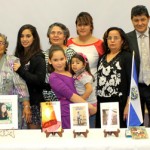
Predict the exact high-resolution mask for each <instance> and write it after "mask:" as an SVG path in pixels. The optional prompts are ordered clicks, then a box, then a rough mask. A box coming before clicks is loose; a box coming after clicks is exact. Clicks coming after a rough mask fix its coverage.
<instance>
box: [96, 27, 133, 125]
mask: <svg viewBox="0 0 150 150" xmlns="http://www.w3.org/2000/svg"><path fill="white" fill-rule="evenodd" d="M103 40H104V50H105V54H104V56H103V57H102V58H101V59H100V61H99V65H98V72H97V81H98V82H97V83H98V84H97V98H98V104H97V114H96V127H101V122H100V103H106V102H107V103H109V102H119V114H120V127H121V128H125V127H126V118H127V114H128V104H129V103H128V95H129V89H130V80H131V67H132V55H131V53H130V52H129V51H130V50H129V45H128V41H127V37H126V34H125V32H124V31H123V30H122V29H120V28H118V27H111V28H109V29H108V30H107V31H106V32H105V34H104V37H103Z"/></svg>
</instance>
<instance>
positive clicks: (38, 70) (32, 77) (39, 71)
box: [17, 52, 46, 105]
mask: <svg viewBox="0 0 150 150" xmlns="http://www.w3.org/2000/svg"><path fill="white" fill-rule="evenodd" d="M17 73H18V74H19V75H20V76H21V77H22V78H23V79H24V80H25V81H26V83H27V86H28V90H29V94H30V104H31V105H39V104H40V102H42V101H44V97H43V94H42V91H43V87H44V82H45V76H46V63H45V56H44V54H43V53H42V52H41V53H37V54H36V55H34V56H33V57H32V58H31V59H30V61H29V62H28V63H27V64H26V65H25V66H21V67H20V68H19V69H18V71H17Z"/></svg>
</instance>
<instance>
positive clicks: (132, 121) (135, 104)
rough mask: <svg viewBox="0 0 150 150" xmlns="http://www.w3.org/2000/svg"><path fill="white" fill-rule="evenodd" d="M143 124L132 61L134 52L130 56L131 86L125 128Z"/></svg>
mask: <svg viewBox="0 0 150 150" xmlns="http://www.w3.org/2000/svg"><path fill="white" fill-rule="evenodd" d="M142 123H143V116H142V111H141V102H140V95H139V89H138V79H137V72H136V64H135V60H134V52H133V56H132V72H131V85H130V95H129V113H128V121H127V126H128V127H129V126H140V125H141V124H142Z"/></svg>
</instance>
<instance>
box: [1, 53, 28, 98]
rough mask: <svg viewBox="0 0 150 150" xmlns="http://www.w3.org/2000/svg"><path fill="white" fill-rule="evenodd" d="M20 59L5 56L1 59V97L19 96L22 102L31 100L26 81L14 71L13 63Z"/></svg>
mask: <svg viewBox="0 0 150 150" xmlns="http://www.w3.org/2000/svg"><path fill="white" fill-rule="evenodd" d="M15 61H18V58H16V57H14V56H9V55H5V54H4V55H3V57H2V58H1V59H0V95H14V94H16V95H18V97H19V100H20V101H24V100H29V93H28V88H27V85H26V83H25V81H24V80H23V79H22V78H21V77H20V76H19V75H18V74H17V73H16V72H14V70H13V63H14V62H15Z"/></svg>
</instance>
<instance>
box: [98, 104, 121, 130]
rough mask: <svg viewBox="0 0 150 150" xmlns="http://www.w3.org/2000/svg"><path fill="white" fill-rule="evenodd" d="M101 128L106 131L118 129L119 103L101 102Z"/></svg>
mask: <svg viewBox="0 0 150 150" xmlns="http://www.w3.org/2000/svg"><path fill="white" fill-rule="evenodd" d="M100 108H101V109H100V114H101V128H102V129H105V130H106V131H117V129H119V128H120V123H119V103H118V102H107V103H100Z"/></svg>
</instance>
